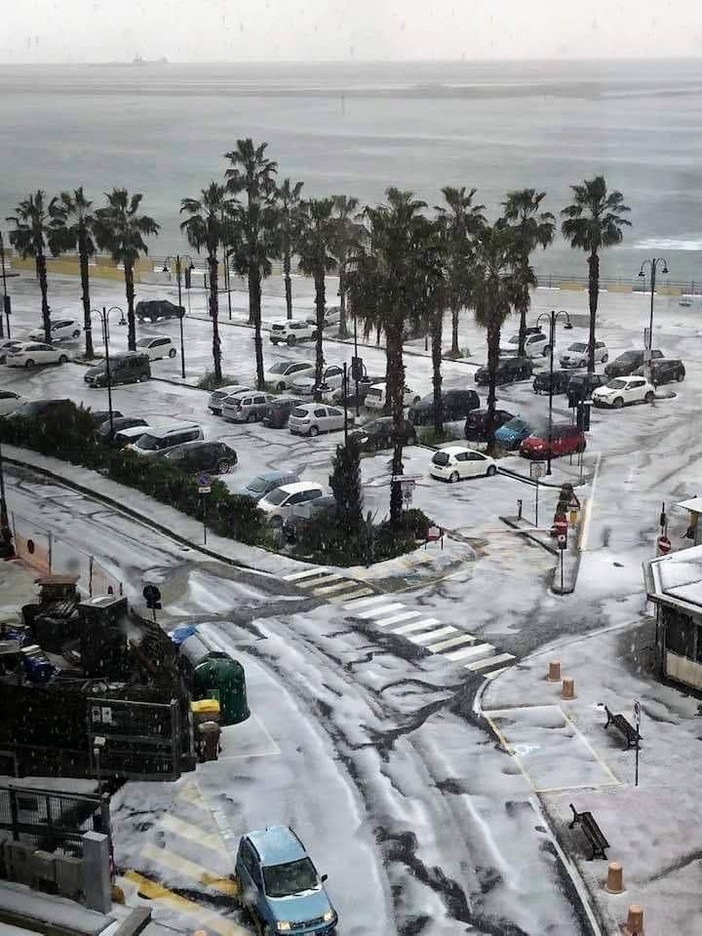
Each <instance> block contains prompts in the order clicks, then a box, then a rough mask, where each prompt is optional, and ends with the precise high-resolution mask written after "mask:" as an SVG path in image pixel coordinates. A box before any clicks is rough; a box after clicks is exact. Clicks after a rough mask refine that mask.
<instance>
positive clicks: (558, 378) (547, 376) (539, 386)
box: [532, 370, 570, 393]
mask: <svg viewBox="0 0 702 936" xmlns="http://www.w3.org/2000/svg"><path fill="white" fill-rule="evenodd" d="M569 381H570V374H569V373H568V371H565V370H555V371H554V372H553V375H552V374H551V372H550V371H543V373H541V374H537V375H536V376H535V377H534V383H533V384H532V387H533V388H534V393H548V392H549V391H550V389H551V386H553V392H554V393H565V392H566V390H567V389H568V382H569Z"/></svg>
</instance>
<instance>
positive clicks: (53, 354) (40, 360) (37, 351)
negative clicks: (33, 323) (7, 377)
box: [5, 342, 68, 367]
mask: <svg viewBox="0 0 702 936" xmlns="http://www.w3.org/2000/svg"><path fill="white" fill-rule="evenodd" d="M5 363H6V364H7V366H8V367H37V366H38V365H43V364H67V363H68V355H67V354H66V352H65V351H62V350H61V349H60V348H55V347H54V346H53V345H48V344H40V343H39V342H34V343H33V344H25V345H22V346H21V347H20V348H19V349H18V350H16V351H8V353H7V357H6V358H5Z"/></svg>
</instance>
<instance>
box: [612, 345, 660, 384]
mask: <svg viewBox="0 0 702 936" xmlns="http://www.w3.org/2000/svg"><path fill="white" fill-rule="evenodd" d="M662 357H663V352H662V351H659V350H658V349H657V348H654V349H653V350H652V351H651V360H655V359H656V358H662ZM643 362H644V352H643V351H625V352H624V353H623V354H620V355H619V357H616V358H615V359H614V360H613V361H610V362H609V364H607V365H605V369H604V372H605V374H606V375H607V376H608V377H628V376H629V375H630V374H633V373H634V371H635V370H636V369H637V368H638V367H641V366H642V365H643Z"/></svg>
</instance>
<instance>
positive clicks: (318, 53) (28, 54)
mask: <svg viewBox="0 0 702 936" xmlns="http://www.w3.org/2000/svg"><path fill="white" fill-rule="evenodd" d="M0 24H1V26H2V29H1V31H0V62H5V63H22V62H87V61H91V62H96V61H110V60H118V61H125V60H126V61H131V59H133V58H134V56H136V55H141V56H142V57H143V58H159V57H161V56H165V57H167V58H168V59H169V60H170V61H183V62H186V61H215V60H217V61H252V60H271V59H273V60H275V59H278V60H301V61H314V60H328V59H345V60H353V59H357V60H369V59H460V58H465V59H468V60H471V59H494V58H580V57H611V58H613V57H619V56H625V57H649V56H656V57H682V56H699V55H701V54H702V2H701V0H655V2H654V0H643V2H642V0H0Z"/></svg>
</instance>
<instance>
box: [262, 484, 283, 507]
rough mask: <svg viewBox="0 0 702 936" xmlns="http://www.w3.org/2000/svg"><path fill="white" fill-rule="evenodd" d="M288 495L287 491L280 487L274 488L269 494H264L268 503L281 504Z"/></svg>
mask: <svg viewBox="0 0 702 936" xmlns="http://www.w3.org/2000/svg"><path fill="white" fill-rule="evenodd" d="M287 496H288V492H287V491H284V490H283V489H282V488H276V489H275V491H271V493H270V494H268V495H266V500H267V501H268V503H269V504H275V505H276V506H277V505H278V504H282V503H283V501H284V500H285V498H286V497H287Z"/></svg>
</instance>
